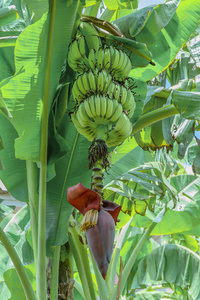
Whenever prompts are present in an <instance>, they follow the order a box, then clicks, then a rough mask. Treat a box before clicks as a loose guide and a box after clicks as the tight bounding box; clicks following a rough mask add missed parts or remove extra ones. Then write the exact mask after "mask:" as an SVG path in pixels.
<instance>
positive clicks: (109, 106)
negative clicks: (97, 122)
mask: <svg viewBox="0 0 200 300" xmlns="http://www.w3.org/2000/svg"><path fill="white" fill-rule="evenodd" d="M106 100H107V111H106V118H107V119H109V118H110V117H111V116H112V113H113V101H112V100H111V99H109V98H108V97H106Z"/></svg>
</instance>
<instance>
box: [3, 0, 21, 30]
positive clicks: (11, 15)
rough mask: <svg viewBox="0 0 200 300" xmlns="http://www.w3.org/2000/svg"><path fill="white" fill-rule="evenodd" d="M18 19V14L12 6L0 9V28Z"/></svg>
mask: <svg viewBox="0 0 200 300" xmlns="http://www.w3.org/2000/svg"><path fill="white" fill-rule="evenodd" d="M16 19H18V13H17V10H16V8H15V6H14V5H12V6H7V7H4V8H1V9H0V27H1V26H3V25H6V24H7V23H10V22H12V21H14V20H16Z"/></svg>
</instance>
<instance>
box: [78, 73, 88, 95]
mask: <svg viewBox="0 0 200 300" xmlns="http://www.w3.org/2000/svg"><path fill="white" fill-rule="evenodd" d="M80 79H81V80H82V84H83V87H84V89H85V91H86V93H89V92H90V84H89V81H88V73H86V72H85V73H84V74H83V75H81V78H80Z"/></svg>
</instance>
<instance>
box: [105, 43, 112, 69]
mask: <svg viewBox="0 0 200 300" xmlns="http://www.w3.org/2000/svg"><path fill="white" fill-rule="evenodd" d="M110 65H111V57H110V49H109V48H105V50H104V68H105V69H106V70H110Z"/></svg>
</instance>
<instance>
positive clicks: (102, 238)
mask: <svg viewBox="0 0 200 300" xmlns="http://www.w3.org/2000/svg"><path fill="white" fill-rule="evenodd" d="M86 238H87V242H88V245H89V247H90V250H91V252H92V255H93V257H94V260H95V262H96V264H97V266H98V268H99V270H100V272H101V274H102V276H103V278H104V279H105V277H106V273H107V270H108V266H109V263H110V260H111V257H112V252H113V244H114V238H115V222H114V219H113V217H112V216H111V215H110V214H109V213H108V212H107V211H105V210H103V209H102V210H100V211H99V214H98V222H97V225H96V226H94V227H91V228H89V229H87V230H86Z"/></svg>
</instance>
